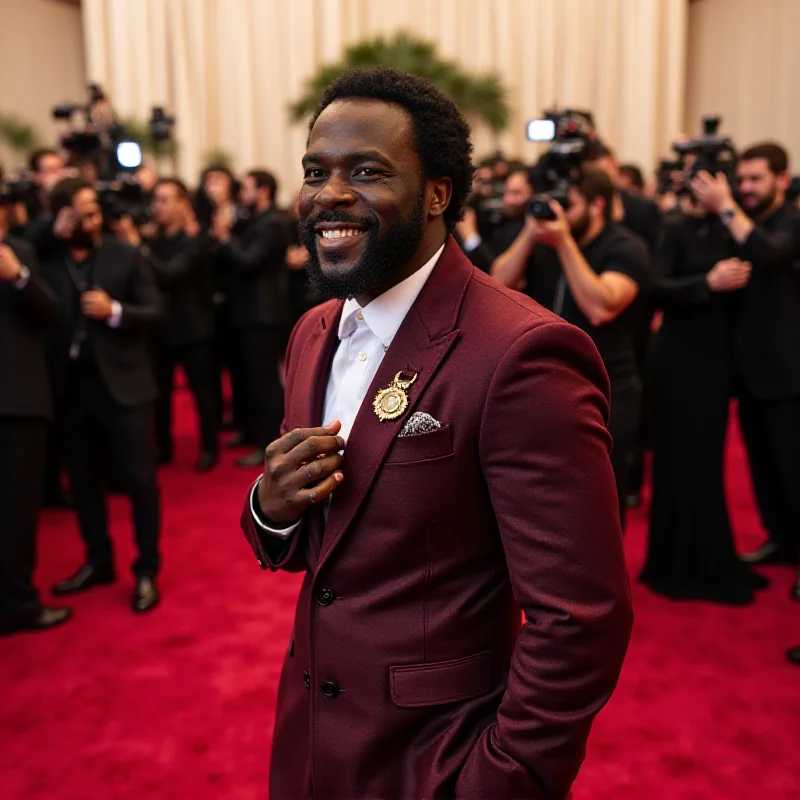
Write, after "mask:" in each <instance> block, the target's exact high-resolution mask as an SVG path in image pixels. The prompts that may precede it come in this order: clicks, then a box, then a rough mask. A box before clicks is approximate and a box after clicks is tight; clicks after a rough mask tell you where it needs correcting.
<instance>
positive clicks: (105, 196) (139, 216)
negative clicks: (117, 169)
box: [95, 173, 153, 228]
mask: <svg viewBox="0 0 800 800" xmlns="http://www.w3.org/2000/svg"><path fill="white" fill-rule="evenodd" d="M95 190H96V191H97V200H98V202H99V203H100V208H101V210H102V212H103V220H104V221H106V222H111V221H118V220H120V219H121V218H122V217H130V218H131V220H132V221H133V224H134V225H136V227H137V228H138V227H141V226H142V225H147V224H148V223H149V222H152V220H153V217H152V211H151V208H150V200H149V198H148V197H147V194H146V193H145V191H144V190H143V189H142V187H141V185H140V184H139V182H138V181H137V180H136V179H135V178H134V177H133V175H130V174H128V173H122V174H121V175H119V176H118V177H117V179H116V180H114V181H99V182H98V183H97V184H96V185H95Z"/></svg>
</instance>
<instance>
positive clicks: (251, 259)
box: [219, 220, 288, 277]
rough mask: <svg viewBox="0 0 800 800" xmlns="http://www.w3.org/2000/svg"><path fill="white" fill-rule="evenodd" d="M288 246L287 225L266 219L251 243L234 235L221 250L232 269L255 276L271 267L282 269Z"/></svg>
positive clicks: (241, 273) (240, 273)
mask: <svg viewBox="0 0 800 800" xmlns="http://www.w3.org/2000/svg"><path fill="white" fill-rule="evenodd" d="M287 246H288V236H287V231H286V226H285V225H284V224H282V223H279V222H276V221H274V220H265V221H264V222H262V223H261V224H260V225H259V228H258V231H257V235H256V236H254V237H253V241H252V242H250V244H248V245H245V244H244V243H243V242H242V241H241V240H239V239H237V238H236V237H233V238H231V239H230V240H229V241H228V242H226V243H225V244H223V245H221V246H220V249H219V252H220V254H221V255H222V257H223V259H224V260H225V262H226V264H227V265H228V266H229V267H230V268H231V270H233V271H234V272H236V273H238V274H239V275H242V276H244V277H246V276H253V277H255V276H256V275H257V274H259V273H262V272H265V271H267V270H269V269H282V268H283V263H284V258H285V254H286V248H287Z"/></svg>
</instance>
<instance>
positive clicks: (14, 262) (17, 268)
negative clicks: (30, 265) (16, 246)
mask: <svg viewBox="0 0 800 800" xmlns="http://www.w3.org/2000/svg"><path fill="white" fill-rule="evenodd" d="M21 272H22V265H21V264H20V263H19V259H18V258H17V256H16V253H15V252H14V251H13V250H12V249H11V248H10V247H9V246H8V245H7V244H2V243H0V281H7V282H8V283H11V282H12V281H15V280H17V278H19V276H20V273H21Z"/></svg>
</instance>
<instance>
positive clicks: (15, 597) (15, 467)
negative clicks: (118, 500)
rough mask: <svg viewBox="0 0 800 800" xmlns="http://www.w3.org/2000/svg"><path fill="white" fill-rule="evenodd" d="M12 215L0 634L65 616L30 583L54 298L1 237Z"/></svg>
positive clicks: (26, 250) (0, 485) (3, 284)
mask: <svg viewBox="0 0 800 800" xmlns="http://www.w3.org/2000/svg"><path fill="white" fill-rule="evenodd" d="M10 213H11V206H10V205H9V204H7V203H4V202H3V200H2V198H0V509H2V519H3V522H2V525H0V634H10V633H15V632H17V631H22V630H42V629H44V628H52V627H53V626H54V625H59V624H60V623H62V622H65V621H66V620H67V619H68V618H69V616H70V614H71V611H70V610H69V609H68V608H48V607H46V606H43V605H42V602H41V599H40V597H39V592H38V591H37V589H36V587H35V586H34V585H33V570H34V567H35V564H36V524H37V518H38V513H39V505H40V503H41V494H42V481H43V478H44V464H45V443H46V440H47V424H48V421H49V420H50V419H51V418H52V413H53V400H52V395H51V392H50V382H49V380H48V374H47V361H46V356H45V344H44V328H45V327H47V326H52V325H55V324H56V322H57V321H58V314H59V307H58V298H57V297H56V295H55V293H54V292H53V291H52V289H51V288H50V287H49V286H48V285H47V283H45V281H43V280H42V278H41V276H40V275H39V269H38V262H37V259H36V254H35V252H34V250H33V247H31V245H30V244H28V243H27V242H25V241H22V240H20V239H14V238H12V237H10V236H8V235H7V234H8V226H9V215H10Z"/></svg>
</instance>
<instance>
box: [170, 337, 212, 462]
mask: <svg viewBox="0 0 800 800" xmlns="http://www.w3.org/2000/svg"><path fill="white" fill-rule="evenodd" d="M157 363H158V376H157V377H158V389H159V397H158V400H157V401H156V440H157V442H158V450H159V453H165V454H171V453H172V389H173V385H174V379H175V366H176V364H180V365H181V366H182V367H183V370H184V372H185V373H186V378H187V380H188V381H189V389H190V391H191V393H192V397H193V398H194V404H195V409H196V410H197V418H198V423H199V425H200V446H201V449H202V451H203V452H204V453H216V452H217V431H218V429H219V428H218V425H219V412H218V410H217V396H216V390H215V380H216V377H215V370H214V351H213V345H212V343H211V342H195V343H193V344H189V345H185V346H183V347H168V346H166V345H164V346H162V347H161V349H160V350H159V352H158V356H157Z"/></svg>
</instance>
